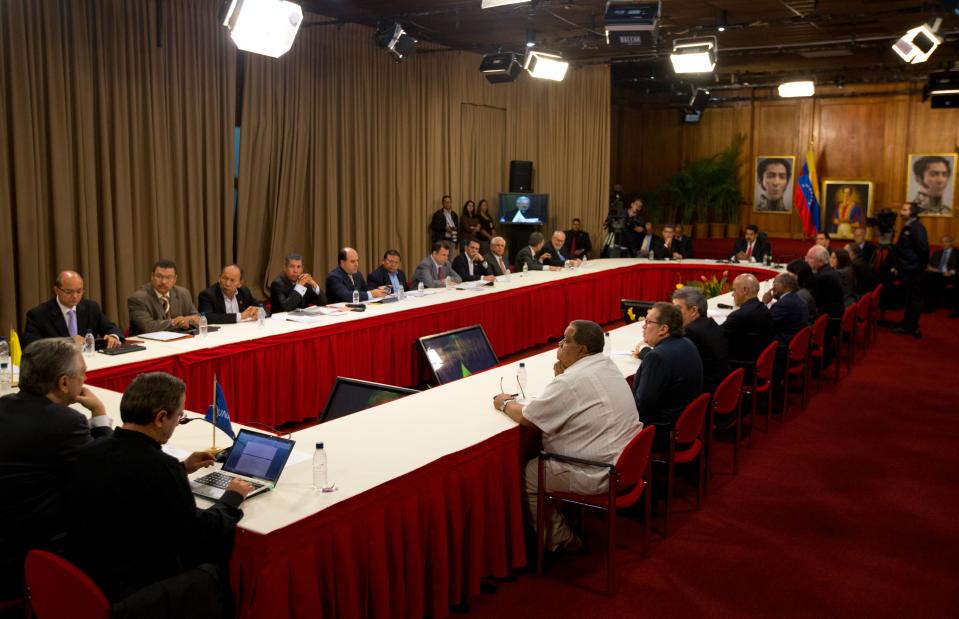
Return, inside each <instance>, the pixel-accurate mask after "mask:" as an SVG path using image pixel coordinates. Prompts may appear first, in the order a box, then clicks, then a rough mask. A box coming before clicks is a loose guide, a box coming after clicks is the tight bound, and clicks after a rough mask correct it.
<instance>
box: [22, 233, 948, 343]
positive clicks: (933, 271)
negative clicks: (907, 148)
mask: <svg viewBox="0 0 959 619" xmlns="http://www.w3.org/2000/svg"><path fill="white" fill-rule="evenodd" d="M939 242H940V243H941V244H942V248H941V249H937V250H936V251H934V252H932V256H930V257H929V264H927V265H926V270H925V272H924V273H923V274H922V301H923V309H924V310H925V311H927V312H931V311H934V310H935V309H936V307H937V306H938V305H939V304H940V303H941V302H942V297H943V294H944V293H945V292H946V286H947V285H950V284H951V285H952V287H953V290H952V294H953V296H955V295H956V290H955V286H956V271H957V270H959V252H956V250H955V249H954V248H953V246H952V237H951V236H949V235H948V234H947V235H945V236H943V237H942V239H941V240H940V241H939ZM949 305H952V304H951V303H950V304H949ZM27 324H29V322H28V323H27Z"/></svg>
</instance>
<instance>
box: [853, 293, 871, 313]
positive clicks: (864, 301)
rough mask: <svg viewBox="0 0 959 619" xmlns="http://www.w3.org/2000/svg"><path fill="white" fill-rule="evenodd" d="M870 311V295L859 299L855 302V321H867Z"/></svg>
mask: <svg viewBox="0 0 959 619" xmlns="http://www.w3.org/2000/svg"><path fill="white" fill-rule="evenodd" d="M871 309H872V293H871V292H867V293H866V294H864V295H862V296H861V297H859V300H858V301H857V302H856V320H869V311H870V310H871Z"/></svg>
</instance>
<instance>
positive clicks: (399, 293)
mask: <svg viewBox="0 0 959 619" xmlns="http://www.w3.org/2000/svg"><path fill="white" fill-rule="evenodd" d="M405 298H406V290H405V289H404V288H403V284H400V285H399V286H397V287H396V300H397V301H402V300H403V299H405Z"/></svg>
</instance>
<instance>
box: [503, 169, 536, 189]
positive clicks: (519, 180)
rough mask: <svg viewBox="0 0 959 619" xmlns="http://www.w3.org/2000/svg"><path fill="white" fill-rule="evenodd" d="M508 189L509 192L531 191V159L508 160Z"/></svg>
mask: <svg viewBox="0 0 959 619" xmlns="http://www.w3.org/2000/svg"><path fill="white" fill-rule="evenodd" d="M509 191H510V193H522V192H524V191H533V162H532V161H510V162H509Z"/></svg>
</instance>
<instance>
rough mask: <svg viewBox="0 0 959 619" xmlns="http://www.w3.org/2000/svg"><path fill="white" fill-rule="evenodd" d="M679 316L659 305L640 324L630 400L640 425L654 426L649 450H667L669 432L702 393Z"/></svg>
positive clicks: (699, 371) (696, 361)
mask: <svg viewBox="0 0 959 619" xmlns="http://www.w3.org/2000/svg"><path fill="white" fill-rule="evenodd" d="M684 333H685V331H684V329H683V316H682V314H680V313H679V308H677V307H676V306H675V305H673V304H672V303H663V302H659V303H656V304H655V305H653V308H652V309H651V310H649V312H648V313H647V314H646V321H645V322H644V323H643V340H644V343H645V347H643V348H641V349H638V350H637V351H636V352H635V354H636V356H638V357H639V358H640V359H641V362H640V364H639V369H638V370H636V375H635V376H634V377H633V399H634V400H635V402H636V410H637V411H638V412H639V420H640V421H642V422H643V425H650V424H652V425H654V426H656V439H655V440H654V441H653V447H654V449H656V450H657V451H661V450H663V449H667V448H668V447H669V432H670V431H671V430H672V429H673V426H674V425H675V424H676V420H677V419H679V416H680V415H681V414H682V412H683V410H684V409H685V408H686V407H687V406H688V405H689V403H690V402H692V401H693V400H695V399H696V398H697V397H699V395H700V394H701V393H703V362H702V360H701V359H700V358H699V352H698V351H697V350H696V346H695V345H694V344H693V343H692V342H690V341H689V340H688V339H686V338H685V337H683V334H684Z"/></svg>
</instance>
